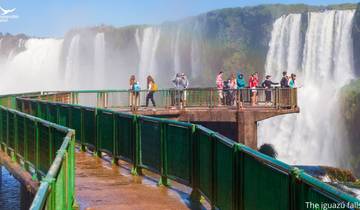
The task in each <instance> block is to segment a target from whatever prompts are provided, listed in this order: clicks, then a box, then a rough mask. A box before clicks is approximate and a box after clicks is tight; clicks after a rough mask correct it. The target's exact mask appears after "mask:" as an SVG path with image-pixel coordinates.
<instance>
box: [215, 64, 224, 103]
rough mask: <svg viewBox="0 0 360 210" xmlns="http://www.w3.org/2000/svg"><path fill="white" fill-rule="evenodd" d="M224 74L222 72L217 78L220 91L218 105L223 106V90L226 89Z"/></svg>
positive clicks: (217, 86)
mask: <svg viewBox="0 0 360 210" xmlns="http://www.w3.org/2000/svg"><path fill="white" fill-rule="evenodd" d="M222 76H223V72H222V71H220V72H219V74H218V75H217V76H216V88H217V91H218V99H219V100H218V105H219V106H221V105H222V102H223V98H224V95H223V89H224V81H223V78H222Z"/></svg>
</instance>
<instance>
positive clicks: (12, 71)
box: [0, 39, 63, 93]
mask: <svg viewBox="0 0 360 210" xmlns="http://www.w3.org/2000/svg"><path fill="white" fill-rule="evenodd" d="M62 43H63V40H58V39H29V40H27V41H25V40H21V39H20V40H19V42H18V47H19V48H25V49H24V50H23V51H22V52H20V53H18V54H14V52H15V49H13V50H12V51H11V52H10V55H11V56H8V57H7V59H6V61H4V62H5V63H3V64H2V70H1V72H0V77H1V78H4V79H3V80H2V82H1V86H0V92H1V93H14V92H27V91H35V90H56V89H59V88H60V87H61V81H59V80H58V79H57V78H58V77H59V74H58V68H59V57H60V52H61V47H62ZM30 87H31V89H29V88H30Z"/></svg>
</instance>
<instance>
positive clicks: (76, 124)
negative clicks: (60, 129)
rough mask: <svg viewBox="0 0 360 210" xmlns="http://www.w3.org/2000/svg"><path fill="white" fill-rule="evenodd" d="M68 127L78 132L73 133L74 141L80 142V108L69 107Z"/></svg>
mask: <svg viewBox="0 0 360 210" xmlns="http://www.w3.org/2000/svg"><path fill="white" fill-rule="evenodd" d="M69 111H70V117H69V118H70V126H69V127H71V128H72V129H74V130H76V131H78V132H76V133H75V140H76V141H77V142H81V108H80V107H78V106H70V107H69Z"/></svg>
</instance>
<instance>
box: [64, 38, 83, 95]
mask: <svg viewBox="0 0 360 210" xmlns="http://www.w3.org/2000/svg"><path fill="white" fill-rule="evenodd" d="M79 59H80V35H79V34H77V35H75V36H74V37H73V38H72V39H71V42H70V47H69V50H68V53H67V57H66V66H65V86H66V87H67V88H69V89H72V88H76V87H78V86H77V85H76V83H77V82H80V81H79V80H78V79H79V78H80V73H79V71H80V63H79Z"/></svg>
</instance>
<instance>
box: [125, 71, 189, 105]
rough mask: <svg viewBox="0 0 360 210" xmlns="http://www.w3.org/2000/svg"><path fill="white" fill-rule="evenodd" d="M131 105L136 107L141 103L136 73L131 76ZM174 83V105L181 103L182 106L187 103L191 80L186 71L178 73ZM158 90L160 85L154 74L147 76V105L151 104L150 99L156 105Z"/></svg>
mask: <svg viewBox="0 0 360 210" xmlns="http://www.w3.org/2000/svg"><path fill="white" fill-rule="evenodd" d="M129 83H130V87H129V90H130V100H129V101H130V107H131V108H132V109H136V108H137V107H139V105H140V91H141V87H140V84H139V82H138V81H137V80H136V78H135V75H131V77H130V82H129ZM172 83H173V84H174V87H175V90H177V91H175V95H174V97H173V98H174V101H173V105H180V107H183V106H185V104H186V91H185V90H186V89H187V88H188V87H189V81H188V79H187V77H186V75H185V74H184V73H177V74H176V75H175V79H174V80H172ZM156 91H158V85H157V84H156V83H155V80H154V78H153V77H152V76H150V75H149V76H147V94H146V105H145V106H146V107H148V106H149V101H151V103H152V105H153V107H154V108H155V107H156V104H155V100H154V94H155V92H156Z"/></svg>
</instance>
